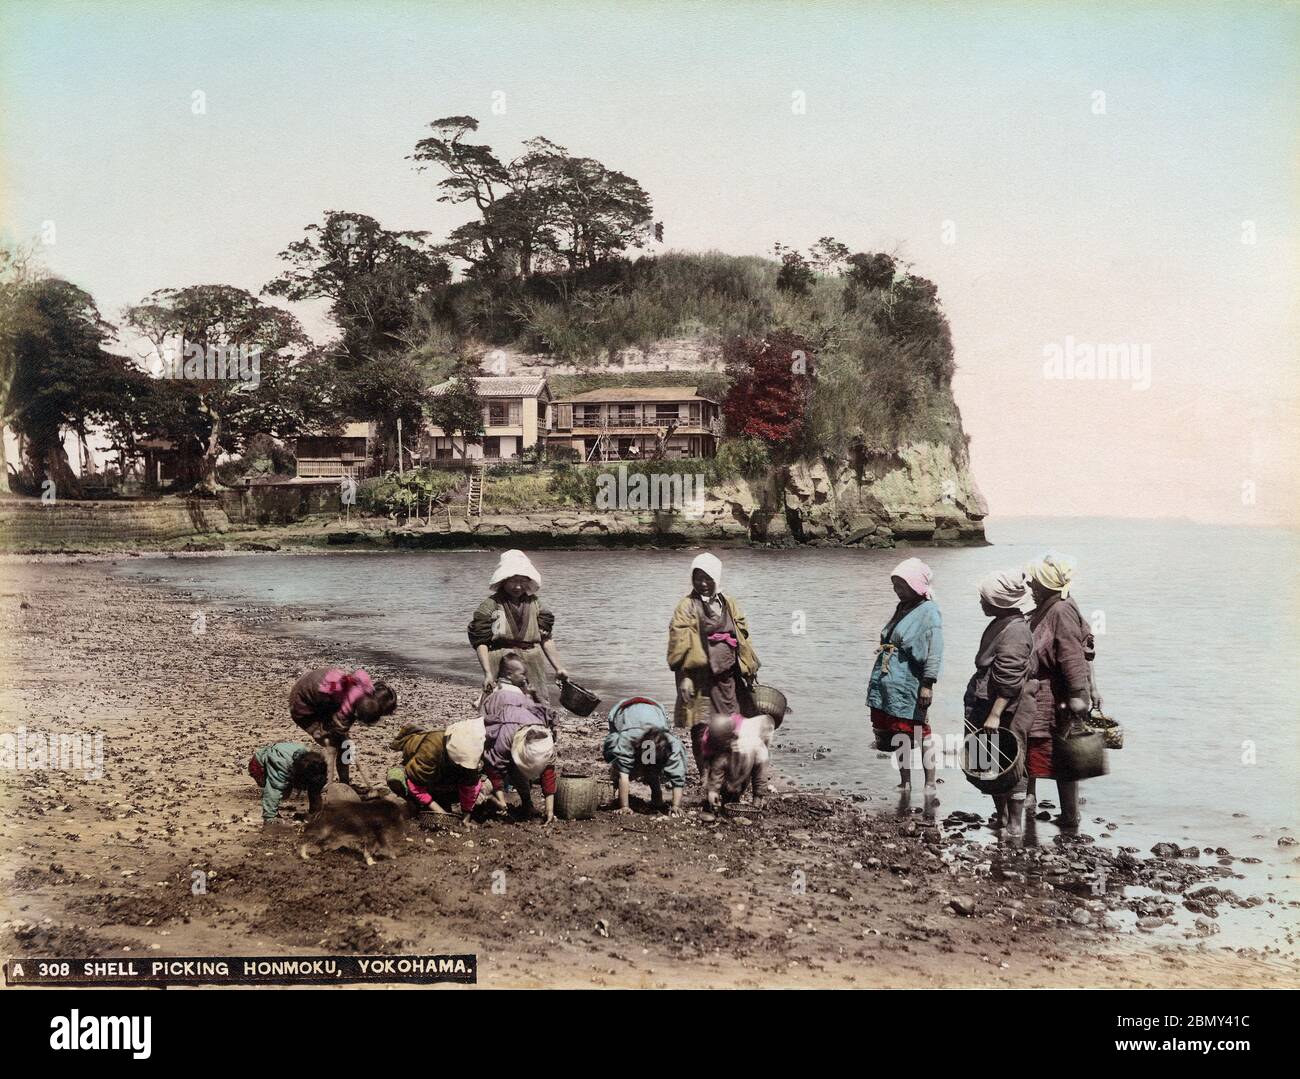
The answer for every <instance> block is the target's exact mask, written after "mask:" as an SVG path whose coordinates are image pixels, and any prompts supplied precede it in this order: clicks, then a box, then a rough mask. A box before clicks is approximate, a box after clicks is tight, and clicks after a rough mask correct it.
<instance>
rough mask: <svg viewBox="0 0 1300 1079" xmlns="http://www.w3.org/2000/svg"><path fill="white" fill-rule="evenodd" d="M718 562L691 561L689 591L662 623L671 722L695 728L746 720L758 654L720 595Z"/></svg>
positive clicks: (735, 609)
mask: <svg viewBox="0 0 1300 1079" xmlns="http://www.w3.org/2000/svg"><path fill="white" fill-rule="evenodd" d="M721 584H722V563H721V561H719V560H718V558H717V557H716V556H714V555H711V554H709V553H708V552H705V553H704V554H702V555H699V556H698V557H697V558H696V559H695V561H694V562H692V563H691V591H690V594H689V595H688V596H686V597H685V598H684V599H683V600H682V601H681V602H680V603H678V604H677V609H676V610H675V611H673V617H672V621H671V622H670V623H669V625H668V666H669V667H670V668H672V671H673V674H674V675H675V676H676V678H677V707H676V709H675V710H674V724H675V725H676V726H678V727H692V728H693V727H695V726H696V725H697V724H700V723H708V722H709V720H710V719H711V718H712V717H713V716H719V717H721V718H724V719H727V718H730V717H731V716H734V715H740V716H752V715H753V714H754V713H755V712H756V711H757V708H755V706H754V699H753V696H752V695H751V693H750V689H749V686H750V683H751V682H752V681H753V679H754V675H755V674H757V673H758V667H759V663H758V656H757V655H755V654H754V646H753V645H752V644H750V641H749V625H748V624H747V623H746V621H745V614H744V612H743V611H742V610H741V609H740V604H739V603H737V602H736V601H735V600H734V599H733V598H732V597H731V596H727V595H723V593H722V590H721Z"/></svg>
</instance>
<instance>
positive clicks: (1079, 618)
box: [1025, 554, 1092, 828]
mask: <svg viewBox="0 0 1300 1079" xmlns="http://www.w3.org/2000/svg"><path fill="white" fill-rule="evenodd" d="M1028 574H1029V591H1030V593H1031V594H1032V595H1033V597H1034V609H1033V611H1032V612H1031V613H1030V615H1029V628H1030V629H1032V630H1033V633H1034V654H1035V656H1036V658H1037V660H1038V687H1037V698H1036V701H1035V705H1034V722H1033V725H1032V726H1031V727H1030V730H1029V749H1028V753H1027V756H1028V763H1029V790H1028V792H1027V794H1026V796H1025V811H1026V812H1032V811H1033V809H1034V807H1035V804H1036V795H1037V789H1036V788H1037V781H1038V780H1040V779H1055V780H1056V790H1057V793H1058V794H1059V795H1060V797H1061V815H1060V817H1059V818H1058V819H1057V823H1058V824H1060V825H1061V827H1062V828H1075V827H1078V824H1079V783H1078V781H1077V780H1073V779H1061V778H1059V776H1058V774H1057V769H1056V765H1055V762H1054V760H1053V739H1054V738H1056V737H1058V736H1060V735H1062V734H1064V733H1065V732H1066V731H1067V730H1068V729H1069V728H1070V725H1071V724H1072V723H1074V722H1076V721H1078V720H1081V719H1082V718H1083V717H1084V716H1086V715H1087V714H1088V710H1089V708H1091V706H1092V700H1091V695H1090V693H1089V690H1088V686H1089V682H1090V672H1089V669H1088V661H1089V660H1090V659H1091V658H1092V657H1091V652H1092V644H1091V638H1092V632H1091V630H1090V629H1089V627H1088V624H1087V623H1086V622H1085V621H1084V620H1083V612H1081V611H1080V610H1079V606H1078V604H1076V603H1075V602H1074V600H1073V599H1071V598H1070V587H1071V583H1072V581H1073V579H1074V563H1073V561H1072V560H1071V559H1068V558H1065V557H1064V556H1062V555H1053V554H1049V555H1044V556H1043V557H1042V558H1041V559H1040V560H1039V561H1037V562H1031V563H1030V564H1029V570H1028Z"/></svg>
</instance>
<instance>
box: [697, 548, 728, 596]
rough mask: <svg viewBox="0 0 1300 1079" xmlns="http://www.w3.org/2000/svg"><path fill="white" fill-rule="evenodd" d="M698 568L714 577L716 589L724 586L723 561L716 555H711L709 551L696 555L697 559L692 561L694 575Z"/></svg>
mask: <svg viewBox="0 0 1300 1079" xmlns="http://www.w3.org/2000/svg"><path fill="white" fill-rule="evenodd" d="M697 569H702V570H703V571H704V572H705V573H707V574H708V575H709V576H710V577H711V578H712V579H713V587H714V589H715V590H716V589H720V588H721V587H722V561H721V560H720V559H719V558H718V557H717V556H716V555H711V554H709V552H708V551H705V552H704V553H703V554H698V555H696V556H695V561H694V562H692V563H691V576H692V577H693V576H694V575H695V571H696V570H697Z"/></svg>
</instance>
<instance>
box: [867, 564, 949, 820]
mask: <svg viewBox="0 0 1300 1079" xmlns="http://www.w3.org/2000/svg"><path fill="white" fill-rule="evenodd" d="M889 580H890V583H891V584H892V585H893V587H894V595H896V596H897V597H898V606H897V607H895V608H894V613H893V615H892V616H891V617H890V619H889V621H888V622H886V623H885V628H884V629H882V630H881V631H880V644H879V646H878V647H877V648H876V662H875V665H874V666H873V667H872V668H871V680H870V682H869V683H868V685H867V705H868V706H869V707H870V708H871V726H872V728H873V729H874V730H875V731H886V732H888V733H889V735H890V737H891V738H892V744H893V745H894V747H895V753H896V754H897V763H898V770H899V773H900V775H901V777H902V778H901V780H900V782H899V787H901V788H903V789H905V790H906V791H910V790H911V789H912V768H911V756H912V743H913V739H914V737H915V732H917V731H919V733H920V735H921V761H922V767H923V769H924V772H925V797H926V798H927V799H931V800H932V799H934V798H935V796H936V795H937V794H938V788H937V787H936V786H935V760H934V739H933V738H932V736H931V732H930V724H929V721H928V719H929V712H930V702H931V701H932V700H933V699H934V684H935V682H937V681H938V680H939V673H940V671H941V670H942V669H943V616H942V615H940V613H939V605H938V604H937V603H935V601H934V596H933V594H932V593H931V591H930V583H931V581H933V580H934V574H933V573H931V572H930V567H929V566H927V565H926V564H925V563H924V562H922V561H921V560H920V559H919V558H908V559H905V560H904V561H902V562H900V563H899V564H898V565H897V566H895V567H894V571H893V573H891V574H890V575H889Z"/></svg>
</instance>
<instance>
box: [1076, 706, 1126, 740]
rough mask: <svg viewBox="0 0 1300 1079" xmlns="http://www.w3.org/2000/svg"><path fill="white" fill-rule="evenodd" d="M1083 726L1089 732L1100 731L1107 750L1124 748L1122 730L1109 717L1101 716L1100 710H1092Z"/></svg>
mask: <svg viewBox="0 0 1300 1079" xmlns="http://www.w3.org/2000/svg"><path fill="white" fill-rule="evenodd" d="M1083 725H1084V726H1085V727H1087V728H1088V730H1090V731H1100V732H1101V736H1102V738H1103V739H1105V742H1106V748H1107V749H1123V748H1124V728H1123V727H1121V726H1120V725H1119V724H1118V723H1116V722H1115V721H1114V720H1113V719H1111V718H1110V716H1107V715H1103V714H1102V713H1101V711H1100V710H1098V709H1096V708H1094V709H1093V710H1092V711H1091V712H1090V713H1088V716H1087V717H1086V718H1085V719H1084V721H1083Z"/></svg>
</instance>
